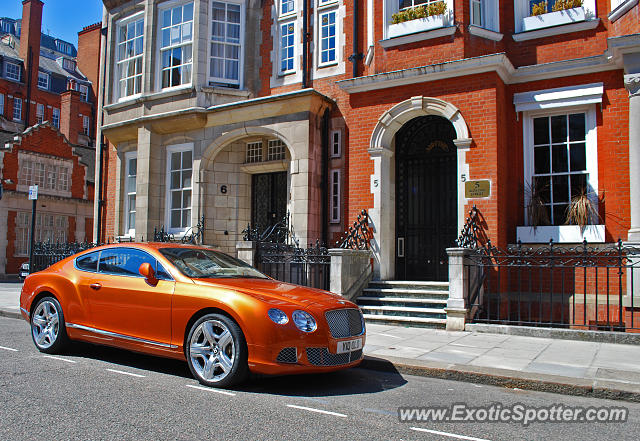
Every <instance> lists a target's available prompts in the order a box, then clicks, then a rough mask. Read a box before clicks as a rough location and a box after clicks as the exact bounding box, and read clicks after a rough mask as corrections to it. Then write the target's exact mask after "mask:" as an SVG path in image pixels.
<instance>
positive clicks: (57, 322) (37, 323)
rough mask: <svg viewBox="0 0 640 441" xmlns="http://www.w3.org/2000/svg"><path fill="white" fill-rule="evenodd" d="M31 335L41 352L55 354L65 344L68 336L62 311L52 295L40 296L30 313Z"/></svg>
mask: <svg viewBox="0 0 640 441" xmlns="http://www.w3.org/2000/svg"><path fill="white" fill-rule="evenodd" d="M31 337H32V338H33V343H34V344H35V345H36V348H38V350H39V351H41V352H46V353H47V354H55V353H58V352H60V351H62V349H64V347H65V346H66V345H67V343H68V342H69V338H68V337H67V331H66V328H65V325H64V313H63V312H62V307H61V306H60V303H59V302H58V301H57V300H56V299H55V298H54V297H43V298H41V299H40V300H39V301H38V303H37V304H36V307H35V308H33V313H32V314H31Z"/></svg>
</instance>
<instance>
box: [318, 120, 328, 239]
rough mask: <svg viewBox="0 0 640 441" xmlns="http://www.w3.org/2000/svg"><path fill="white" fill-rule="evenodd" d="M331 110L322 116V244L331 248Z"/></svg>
mask: <svg viewBox="0 0 640 441" xmlns="http://www.w3.org/2000/svg"><path fill="white" fill-rule="evenodd" d="M329 115H330V112H329V109H325V111H324V114H323V115H322V136H321V143H322V185H321V187H320V188H322V243H323V245H324V246H326V247H328V246H329V231H328V224H329V207H328V205H329V195H328V192H329V185H330V184H329Z"/></svg>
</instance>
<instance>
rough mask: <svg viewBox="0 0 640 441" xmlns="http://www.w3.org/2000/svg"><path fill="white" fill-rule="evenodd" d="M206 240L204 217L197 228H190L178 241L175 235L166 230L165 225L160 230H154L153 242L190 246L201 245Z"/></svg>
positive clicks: (155, 228)
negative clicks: (177, 243) (178, 243)
mask: <svg viewBox="0 0 640 441" xmlns="http://www.w3.org/2000/svg"><path fill="white" fill-rule="evenodd" d="M203 239H204V216H202V217H201V218H200V221H199V222H198V223H197V224H196V226H195V227H189V229H188V230H187V231H186V232H185V234H184V235H182V236H181V237H180V238H179V239H178V240H176V237H175V235H174V234H173V233H169V232H168V231H166V230H165V229H164V225H163V226H162V227H160V229H158V228H157V227H154V229H153V241H154V242H181V243H189V244H193V245H196V244H200V243H202V240H203Z"/></svg>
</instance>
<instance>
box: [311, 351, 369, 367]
mask: <svg viewBox="0 0 640 441" xmlns="http://www.w3.org/2000/svg"><path fill="white" fill-rule="evenodd" d="M361 358H362V349H359V350H357V351H353V352H347V353H346V354H332V353H331V352H329V350H328V349H327V348H307V359H308V360H309V363H311V364H312V365H314V366H338V365H341V364H347V363H351V362H352V361H356V360H360V359H361Z"/></svg>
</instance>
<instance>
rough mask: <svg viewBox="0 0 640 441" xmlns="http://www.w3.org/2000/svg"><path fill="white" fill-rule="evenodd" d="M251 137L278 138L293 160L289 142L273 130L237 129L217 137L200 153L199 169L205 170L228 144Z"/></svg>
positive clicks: (260, 128) (265, 128)
mask: <svg viewBox="0 0 640 441" xmlns="http://www.w3.org/2000/svg"><path fill="white" fill-rule="evenodd" d="M251 136H268V137H273V138H278V139H279V140H281V141H282V142H284V145H285V146H286V148H287V151H288V152H289V156H290V157H291V160H292V161H293V160H295V159H296V157H295V151H294V149H292V148H291V142H290V141H289V140H288V139H287V137H286V136H285V135H283V134H282V133H280V132H278V131H276V130H273V129H271V128H269V127H241V128H239V129H235V130H232V131H230V132H227V133H225V134H224V135H222V136H219V137H218V138H216V139H215V140H213V142H211V144H209V145H208V146H207V147H206V148H205V149H204V151H203V152H202V159H201V164H202V165H201V169H202V170H207V168H208V167H210V166H211V164H212V163H213V161H214V160H215V158H216V156H217V155H218V153H220V152H221V151H222V150H223V149H224V148H225V147H227V146H228V145H229V144H231V143H233V142H236V141H238V140H240V139H242V138H248V137H251Z"/></svg>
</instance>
